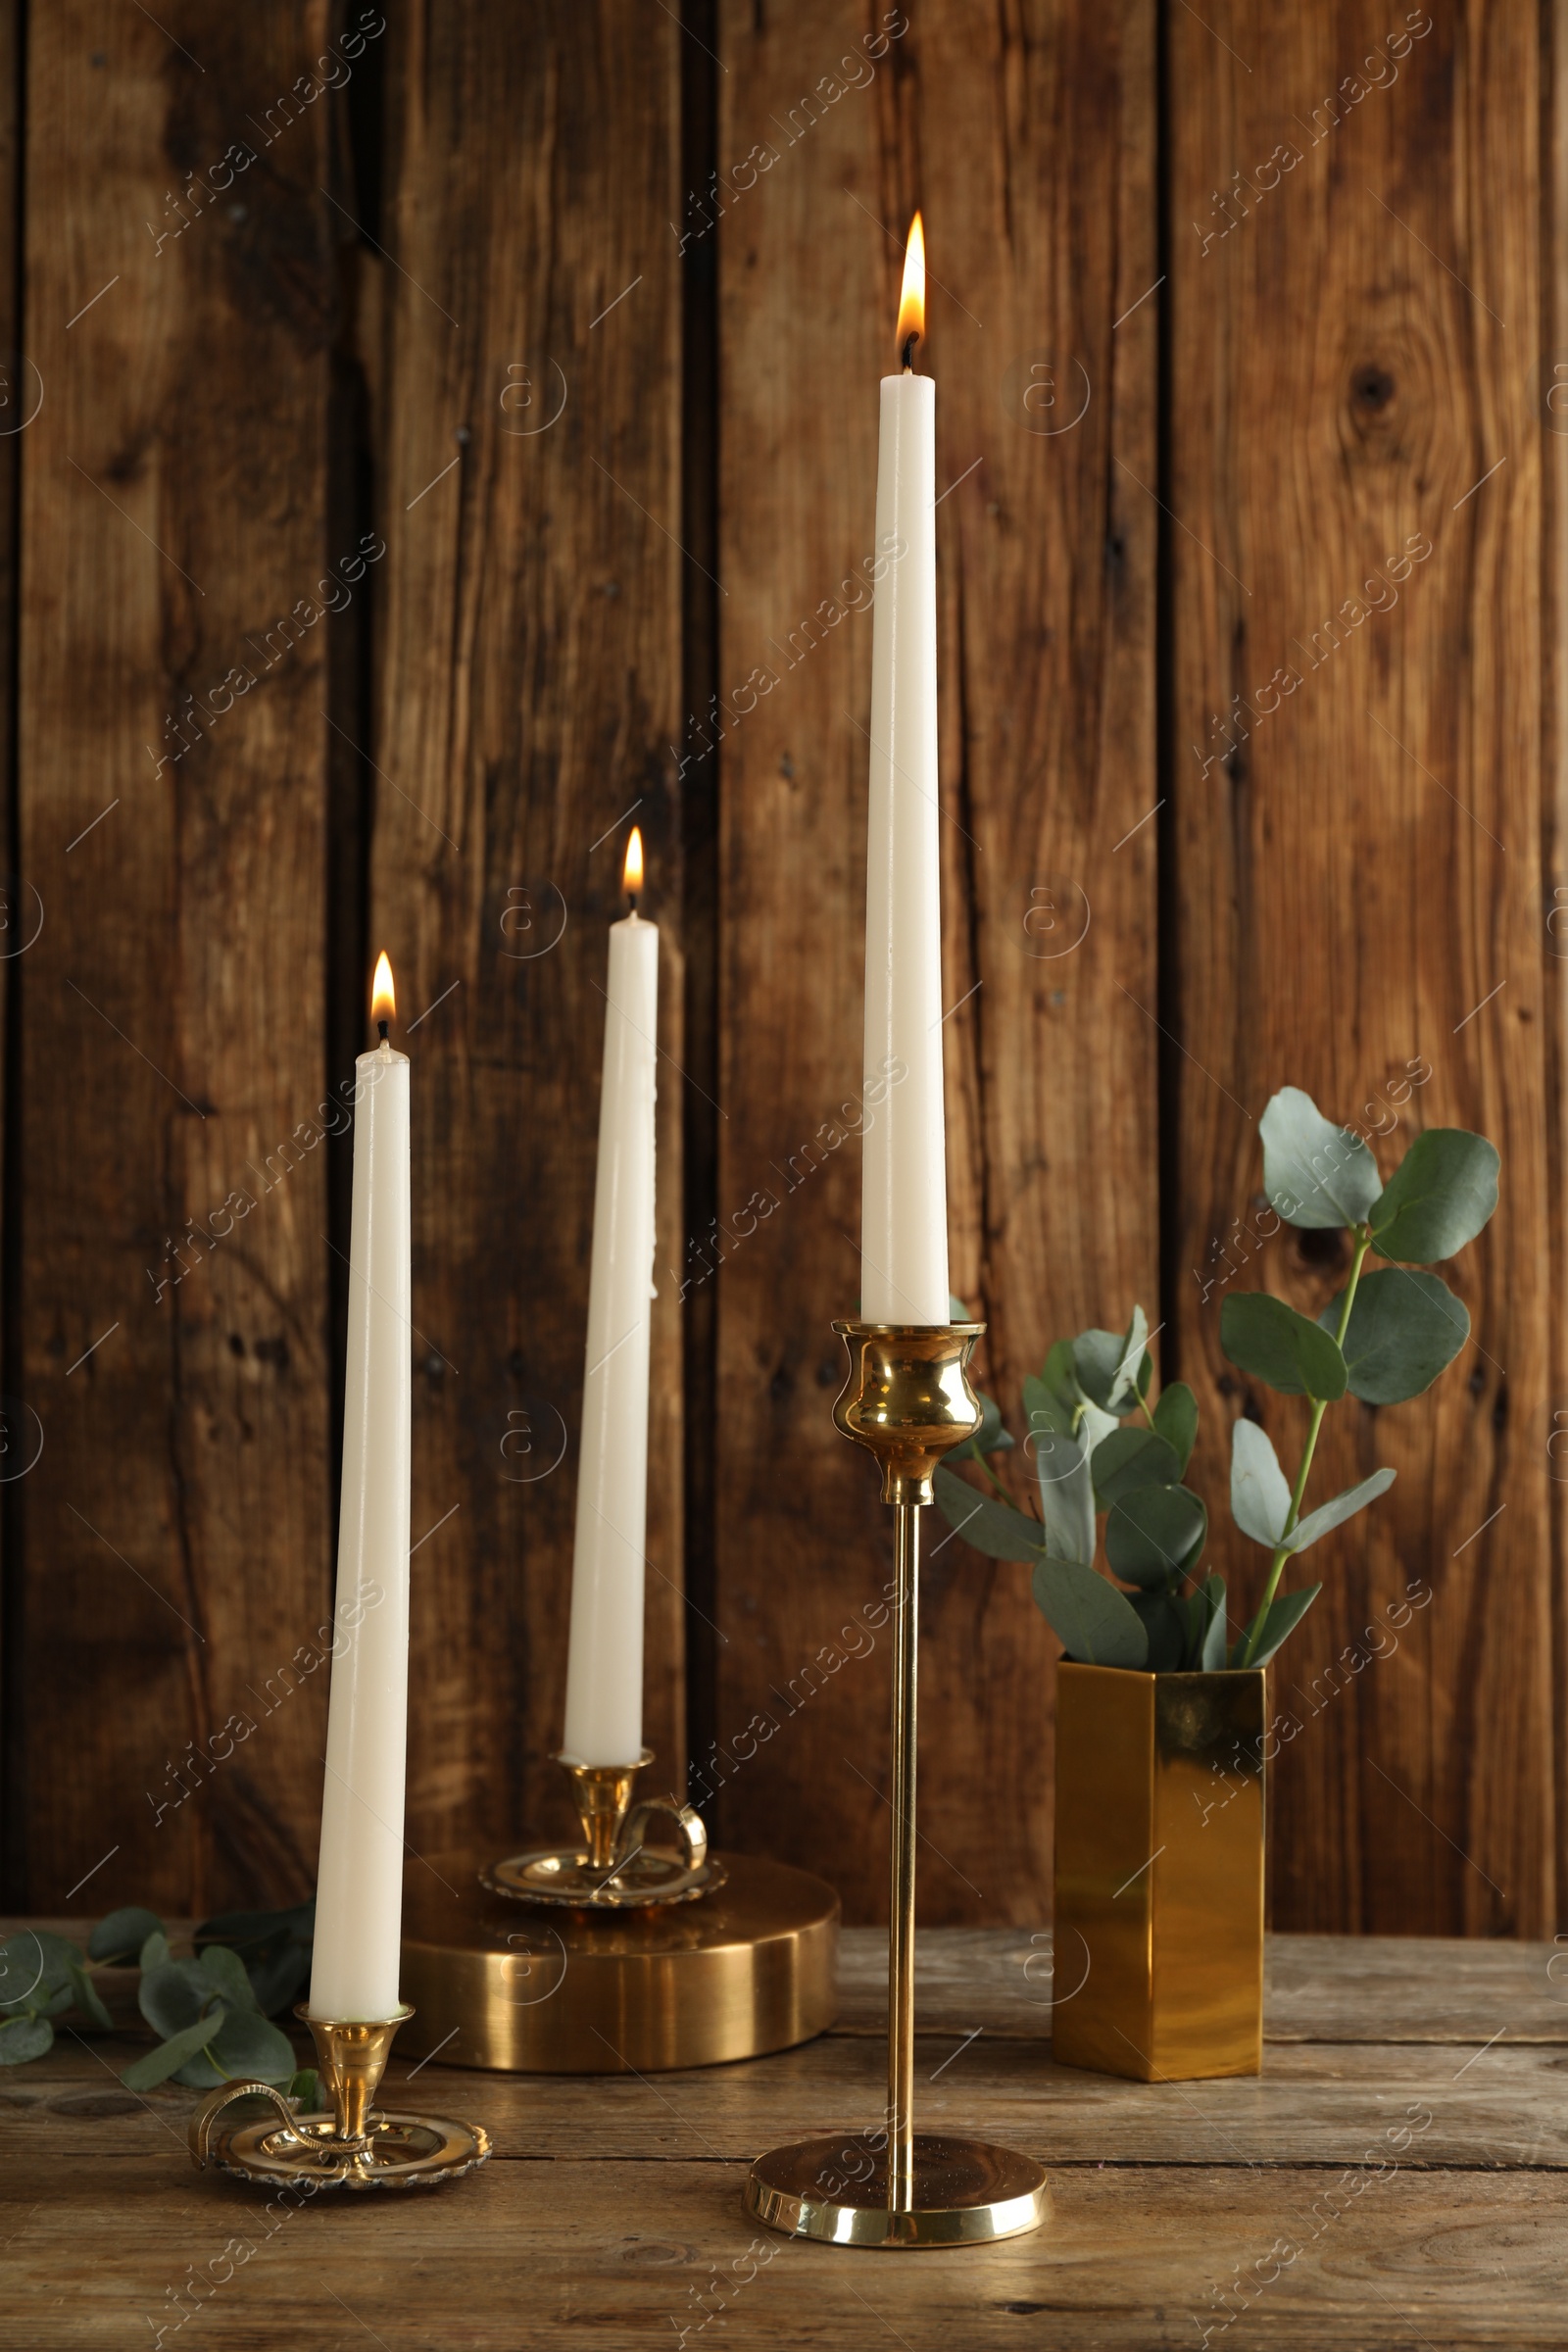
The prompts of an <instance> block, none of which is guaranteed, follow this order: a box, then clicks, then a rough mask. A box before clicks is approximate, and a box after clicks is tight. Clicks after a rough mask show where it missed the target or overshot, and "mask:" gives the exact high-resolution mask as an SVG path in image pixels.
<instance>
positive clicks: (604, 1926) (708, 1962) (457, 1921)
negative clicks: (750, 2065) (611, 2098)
mask: <svg viewBox="0 0 1568 2352" xmlns="http://www.w3.org/2000/svg"><path fill="white" fill-rule="evenodd" d="M490 1862H491V1856H489V1855H486V1854H474V1853H466V1854H463V1853H459V1854H437V1855H435V1856H434V1858H433V1863H432V1867H431V1868H430V1869H421V1868H419V1867H417V1866H413V1867H411V1869H410V1873H409V1877H408V1882H407V1887H406V1890H405V1901H404V1911H403V1962H402V1978H401V1983H402V1988H403V1993H404V1997H405V1999H407V2000H409V2001H412V2002H413V2004H414V2008H415V2015H414V2016H413V2017H412V2018H411V2019H410V2020H409V2022H408V2023H407V2024H406V2025H405V2026H404V2027H403V2028H402V2030H401V2036H400V2040H399V2048H400V2049H401V2050H403V2051H405V2052H406V2053H407V2054H408V2055H409V2056H411V2057H420V2058H423V2057H433V2056H434V2055H435V2054H436V2052H437V2051H439V2052H440V2056H441V2063H442V2065H443V2066H487V2067H498V2068H500V2069H502V2070H504V2071H505V2072H508V2073H513V2074H532V2075H615V2074H629V2073H634V2072H635V2073H637V2074H656V2073H658V2072H660V2071H661V2070H662V2069H664V2068H668V2067H683V2066H722V2065H725V2064H727V2063H728V2062H729V2061H731V2060H733V2059H737V2058H756V2057H759V2056H760V2055H761V2053H762V2052H763V2051H765V2050H784V2049H788V2048H789V2047H790V2046H791V2045H792V2043H795V2042H798V2041H808V2040H809V2038H810V2037H811V2035H812V2034H821V2033H823V2032H825V2031H826V2029H827V2028H828V2027H829V2026H830V2025H831V2024H832V2023H833V2019H834V2016H835V2015H836V2005H837V1988H836V1985H835V1974H836V1970H837V1965H838V1937H839V1898H838V1896H837V1895H836V1894H835V1892H834V1891H833V1888H832V1887H829V1886H827V1885H826V1884H825V1883H824V1882H823V1881H822V1880H821V1879H816V1878H812V1877H811V1875H810V1874H809V1872H808V1871H804V1870H793V1869H791V1868H789V1867H788V1865H787V1864H785V1863H782V1862H764V1861H762V1860H760V1859H759V1858H758V1857H757V1856H755V1855H752V1854H729V1855H726V1856H725V1860H724V1868H725V1871H726V1874H727V1875H726V1877H725V1880H724V1883H723V1884H722V1885H721V1886H719V1887H714V1888H712V1889H711V1890H710V1891H709V1892H708V1893H707V1894H706V1895H705V1897H704V1899H703V1901H702V1902H700V1903H697V1902H694V1903H664V1904H649V1905H647V1906H645V1907H641V1908H617V1909H615V1910H604V1911H601V1910H592V1909H581V1910H576V1909H562V1910H551V1911H548V1912H534V1913H532V1914H530V1912H529V1911H528V1910H527V1909H525V1908H524V1907H523V1906H522V1905H520V1904H519V1903H518V1902H517V1901H516V1900H515V1898H513V1897H510V1896H507V1895H500V1894H496V1893H494V1892H493V1891H492V1890H491V1889H490V1888H489V1887H485V1886H482V1885H481V1884H480V1873H481V1871H483V1870H485V1869H486V1868H488V1867H489V1865H490Z"/></svg>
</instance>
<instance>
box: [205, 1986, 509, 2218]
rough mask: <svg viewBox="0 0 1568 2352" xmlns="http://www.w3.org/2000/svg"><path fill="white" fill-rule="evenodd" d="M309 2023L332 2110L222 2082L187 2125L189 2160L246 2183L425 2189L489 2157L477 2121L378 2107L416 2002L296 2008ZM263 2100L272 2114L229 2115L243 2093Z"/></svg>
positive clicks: (270, 2088) (260, 2087)
mask: <svg viewBox="0 0 1568 2352" xmlns="http://www.w3.org/2000/svg"><path fill="white" fill-rule="evenodd" d="M294 2014H295V2016H296V2017H298V2018H301V2019H303V2020H304V2022H305V2024H306V2025H308V2026H309V2027H310V2029H311V2034H312V2036H313V2038H314V2039H315V2042H316V2064H317V2072H318V2075H319V2079H320V2084H321V2090H322V2093H323V2095H324V2096H325V2097H326V2098H328V2099H329V2100H330V2101H331V2108H330V2111H329V2112H328V2111H326V2110H322V2111H319V2112H317V2113H314V2114H310V2115H304V2114H301V2113H299V2112H298V2111H297V2110H296V2108H295V2106H294V2104H293V2102H292V2101H291V2100H289V2099H286V2098H285V2097H284V2096H283V2093H282V2092H281V2091H280V2090H279V2089H278V2088H277V2087H276V2085H275V2084H274V2083H271V2082H246V2081H240V2082H221V2083H220V2084H219V2086H218V2088H217V2089H216V2090H212V2091H209V2093H208V2095H207V2097H206V2098H205V2099H203V2101H202V2103H201V2105H200V2106H199V2107H198V2108H197V2110H196V2112H195V2114H194V2115H193V2116H192V2118H191V2121H190V2130H189V2133H188V2138H189V2145H190V2153H191V2161H192V2163H193V2164H195V2165H196V2166H198V2167H199V2168H205V2167H207V2166H212V2167H214V2168H216V2169H217V2170H218V2171H220V2172H224V2173H230V2174H232V2175H233V2176H234V2177H235V2179H237V2180H250V2181H253V2182H255V2183H256V2184H258V2185H259V2186H262V2187H266V2188H275V2187H276V2186H277V2185H278V2184H279V2183H280V2182H281V2183H286V2184H287V2185H289V2186H291V2187H294V2188H308V2189H312V2190H315V2189H319V2188H351V2189H367V2188H423V2187H430V2186H433V2185H435V2184H437V2183H438V2182H440V2181H442V2180H456V2179H457V2178H458V2176H459V2175H460V2174H462V2173H467V2172H471V2171H472V2170H473V2169H474V2167H475V2166H476V2165H480V2164H483V2163H484V2162H485V2160H486V2158H487V2157H488V2156H489V2154H490V2139H489V2135H488V2133H487V2132H486V2131H484V2129H483V2127H482V2126H481V2125H478V2124H461V2123H452V2122H450V2121H448V2120H447V2119H446V2118H444V2117H440V2116H426V2115H407V2114H403V2113H401V2112H398V2111H394V2110H392V2109H389V2108H380V2107H377V2106H376V2105H375V2104H374V2100H375V2094H376V2091H377V2090H378V2089H379V2087H380V2082H381V2077H382V2075H383V2074H384V2072H385V2071H386V2062H387V2059H388V2057H389V2055H390V2053H391V2049H392V2038H393V2035H394V2034H396V2033H397V2030H398V2028H399V2026H400V2025H402V2023H403V2021H404V2019H405V2018H409V2017H412V2016H413V2015H414V2012H413V2010H412V2009H410V2008H407V2007H405V2008H400V2009H399V2010H398V2012H397V2014H396V2015H395V2016H393V2017H386V2018H373V2019H365V2020H355V2019H342V2018H319V2017H312V2016H311V2015H310V2013H309V2010H308V2008H307V2006H306V2004H305V2003H304V2002H301V2004H300V2005H299V2007H298V2008H297V2009H296V2010H295V2012H294ZM244 2098H262V2099H265V2100H267V2101H268V2103H269V2104H270V2107H271V2108H272V2111H273V2112H272V2114H271V2115H270V2116H264V2117H262V2118H260V2119H259V2120H256V2121H251V2120H245V2121H235V2120H233V2119H230V2120H228V2121H224V2120H223V2115H224V2110H225V2109H226V2108H228V2107H230V2106H232V2105H233V2104H234V2102H235V2101H236V2100H238V2099H244Z"/></svg>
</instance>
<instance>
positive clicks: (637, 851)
mask: <svg viewBox="0 0 1568 2352" xmlns="http://www.w3.org/2000/svg"><path fill="white" fill-rule="evenodd" d="M642 886H643V829H642V827H641V825H633V827H632V829H631V839H630V841H628V842H627V844H626V862H625V864H624V866H623V867H622V868H621V874H620V887H621V889H622V890H624V891H627V892H629V893H630V895H631V896H632V897H633V898H635V897H636V896H637V893H638V892H639V891H640V890H641V889H642Z"/></svg>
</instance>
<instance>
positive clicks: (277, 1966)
mask: <svg viewBox="0 0 1568 2352" xmlns="http://www.w3.org/2000/svg"><path fill="white" fill-rule="evenodd" d="M954 1483H955V1485H956V1486H960V1487H961V1485H962V1482H961V1481H959V1480H955V1482H954ZM963 1491H964V1492H965V1493H967V1492H968V1490H967V1489H964V1490H963ZM1019 1516H1020V1517H1021V1516H1022V1514H1021V1513H1020V1514H1019ZM1029 1524H1031V1525H1032V1524H1033V1523H1032V1522H1030V1523H1029ZM1029 1556H1030V1557H1031V1558H1032V1557H1033V1556H1034V1555H1033V1553H1032V1552H1031V1554H1030V1555H1029ZM315 1912H316V1907H315V1905H314V1903H304V1904H300V1905H297V1906H296V1907H295V1908H294V1909H292V1910H288V1911H245V1912H234V1913H231V1914H229V1915H228V1916H227V1917H225V1918H221V1919H210V1920H207V1921H206V1922H204V1924H203V1925H202V1926H201V1927H200V1928H198V1929H197V1931H196V1950H195V1952H194V1953H193V1954H191V1955H190V1956H189V1957H184V1956H181V1957H177V1958H176V1957H175V1955H174V1954H173V1953H172V1951H171V1949H170V1942H169V1937H168V1936H167V1935H166V1934H165V1932H164V1927H163V1922H162V1921H161V1920H160V1919H159V1918H158V1917H157V1915H156V1913H154V1912H151V1911H146V1910H143V1909H142V1908H141V1907H140V1906H139V1905H132V1906H129V1907H127V1908H125V1909H123V1910H120V1911H112V1912H111V1913H110V1915H109V1917H108V1918H107V1919H103V1920H100V1921H99V1923H98V1925H97V1927H95V1928H94V1929H93V1931H92V1934H91V1935H90V1936H88V1938H87V1948H86V1951H85V1952H83V1951H82V1950H81V1949H80V1947H79V1946H78V1945H76V1944H74V1943H72V1942H70V1941H69V1940H68V1939H67V1937H65V1936H56V1935H53V1934H51V1933H50V1932H49V1931H48V1930H47V1929H43V1928H37V1929H34V1928H26V1929H23V1930H22V1931H20V1932H19V1933H18V1934H17V1935H15V1936H10V1937H8V1938H7V1940H6V1941H5V1942H4V1943H3V1944H0V2066H20V2065H22V2064H24V2063H25V2061H26V2060H28V2059H30V2058H41V2057H42V2056H43V2055H44V2053H45V2052H46V2051H47V2050H48V2049H50V2048H51V2047H52V2046H53V2043H54V2038H55V2029H54V2024H53V2021H54V2019H55V2018H57V2017H60V2016H63V2015H65V2014H66V2013H67V2012H69V2011H70V2010H72V2009H74V2010H75V2011H76V2013H77V2015H78V2016H79V2017H81V2018H82V2019H84V2020H85V2022H86V2024H87V2025H88V2026H89V2027H91V2028H93V2029H94V2030H95V2031H96V2032H98V2033H100V2034H107V2033H111V2032H112V2031H113V2030H114V2020H113V2018H112V2017H111V2016H110V2013H109V2011H108V2009H107V2007H106V2006H105V2004H104V2000H103V1996H102V1994H101V1993H100V1992H99V1990H98V1987H97V1985H95V1983H94V1982H93V1979H94V1976H95V1975H96V1973H97V1971H98V1970H100V1969H103V1968H111V1967H118V1966H123V1965H125V1964H127V1963H129V1962H131V1961H135V1962H136V1963H137V1965H138V1966H139V1968H140V1971H141V1976H140V1982H139V1984H138V1986H137V1994H136V1997H137V2004H138V2006H139V2008H140V2010H141V2013H142V2016H143V2017H144V2018H145V2019H146V2021H147V2023H148V2024H149V2025H150V2026H151V2027H152V2029H153V2032H154V2033H155V2034H157V2035H158V2037H159V2038H158V2043H157V2046H156V2047H155V2048H154V2049H151V2050H148V2051H146V2052H145V2053H144V2054H143V2055H142V2056H141V2057H139V2058H136V2059H133V2060H132V2062H131V2064H130V2065H129V2066H128V2067H127V2068H126V2070H125V2072H124V2074H123V2076H122V2078H121V2080H122V2081H123V2082H125V2083H126V2084H127V2085H128V2086H129V2087H130V2089H132V2090H148V2089H151V2088H152V2086H153V2085H154V2084H155V2083H158V2082H168V2081H169V2079H170V2078H171V2077H172V2078H173V2080H174V2081H175V2082H184V2083H189V2084H191V2085H194V2086H195V2087H197V2088H201V2089H207V2088H210V2087H211V2086H212V2085H213V2084H215V2083H218V2082H228V2081H232V2080H233V2079H235V2078H236V2077H238V2076H242V2075H254V2076H256V2077H257V2078H258V2079H259V2080H260V2081H262V2082H277V2083H288V2084H290V2086H291V2087H290V2094H289V2095H290V2096H294V2095H296V2094H295V2092H294V2090H293V2088H292V2085H293V2083H294V2082H297V2081H304V2080H305V2078H303V2077H297V2076H296V2074H295V2066H294V2051H293V2046H292V2044H291V2043H290V2042H289V2039H288V2037H287V2035H286V2034H282V2033H280V2032H279V2030H278V2028H277V2027H276V2026H274V2025H272V2024H270V2022H269V2017H268V2014H267V2013H268V2011H270V2010H274V2009H277V2008H280V2007H281V2006H282V2005H283V2003H284V2002H285V2001H287V2000H289V1999H291V1998H292V1996H293V1995H294V1993H295V1992H297V1991H298V1989H299V1987H300V1985H302V1984H303V1983H304V1980H305V1976H306V1974H307V1972H308V1971H309V1968H310V1961H311V1936H312V1930H313V1927H314V1922H315ZM309 2082H310V2093H309V2096H310V2103H311V2104H312V2105H314V2104H315V2103H316V2099H317V2095H318V2094H317V2089H316V2082H315V2075H314V2072H313V2073H312V2074H311V2075H310V2078H309Z"/></svg>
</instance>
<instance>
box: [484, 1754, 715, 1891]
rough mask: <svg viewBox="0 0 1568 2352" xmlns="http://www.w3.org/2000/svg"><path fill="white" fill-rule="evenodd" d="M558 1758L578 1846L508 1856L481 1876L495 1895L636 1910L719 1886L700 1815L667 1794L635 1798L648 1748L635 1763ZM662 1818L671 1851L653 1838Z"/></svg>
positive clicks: (649, 1758) (649, 1761)
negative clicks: (578, 1831)
mask: <svg viewBox="0 0 1568 2352" xmlns="http://www.w3.org/2000/svg"><path fill="white" fill-rule="evenodd" d="M556 1761H557V1763H558V1764H559V1765H560V1766H561V1767H562V1769H563V1771H564V1772H565V1773H566V1774H567V1776H568V1777H569V1779H570V1782H571V1795H572V1802H573V1803H574V1804H575V1806H576V1808H577V1818H578V1820H579V1821H580V1822H581V1824H582V1834H583V1843H582V1844H581V1845H580V1846H541V1847H538V1848H536V1849H535V1850H534V1851H532V1852H529V1853H524V1854H512V1855H510V1856H509V1857H508V1859H507V1860H506V1861H505V1862H494V1863H491V1864H490V1865H489V1867H488V1868H487V1869H485V1870H483V1871H481V1873H480V1880H481V1883H482V1884H483V1885H484V1886H486V1887H489V1889H490V1891H491V1892H492V1893H493V1894H505V1895H510V1896H511V1897H512V1898H513V1900H514V1901H516V1902H523V1903H548V1904H558V1905H562V1906H564V1907H565V1908H568V1909H571V1910H575V1911H633V1910H642V1909H644V1908H646V1907H647V1906H648V1905H649V1904H653V1903H690V1902H695V1901H696V1900H697V1898H698V1897H699V1896H700V1895H704V1894H711V1893H712V1892H713V1891H714V1889H715V1888H717V1887H722V1886H723V1884H724V1878H725V1872H724V1865H723V1863H722V1862H720V1861H718V1860H717V1859H716V1858H715V1857H714V1856H712V1855H711V1854H710V1853H709V1850H708V1832H707V1830H706V1829H705V1828H704V1826H703V1821H702V1816H701V1815H700V1814H699V1813H697V1812H695V1811H694V1810H693V1808H692V1807H691V1806H690V1805H678V1804H676V1803H675V1802H674V1800H673V1799H672V1798H670V1797H662V1796H647V1797H643V1798H642V1799H641V1800H640V1801H639V1802H638V1803H636V1804H633V1802H632V1790H633V1789H634V1787H635V1785H636V1781H637V1775H638V1774H639V1773H640V1772H644V1771H646V1770H647V1768H648V1766H649V1765H650V1764H652V1762H653V1761H654V1756H653V1750H652V1749H651V1748H647V1747H645V1748H644V1749H643V1752H642V1754H641V1755H640V1756H639V1757H638V1759H637V1761H636V1763H635V1764H580V1763H578V1761H577V1760H576V1758H575V1757H574V1756H558V1757H557V1758H556ZM661 1818H662V1819H663V1821H664V1822H665V1823H672V1824H673V1825H674V1835H675V1839H676V1846H675V1850H674V1851H673V1852H672V1851H670V1849H669V1848H668V1847H666V1846H662V1845H655V1844H653V1843H651V1842H650V1839H651V1835H652V1833H653V1831H654V1827H655V1824H656V1823H658V1822H660V1820H661Z"/></svg>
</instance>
